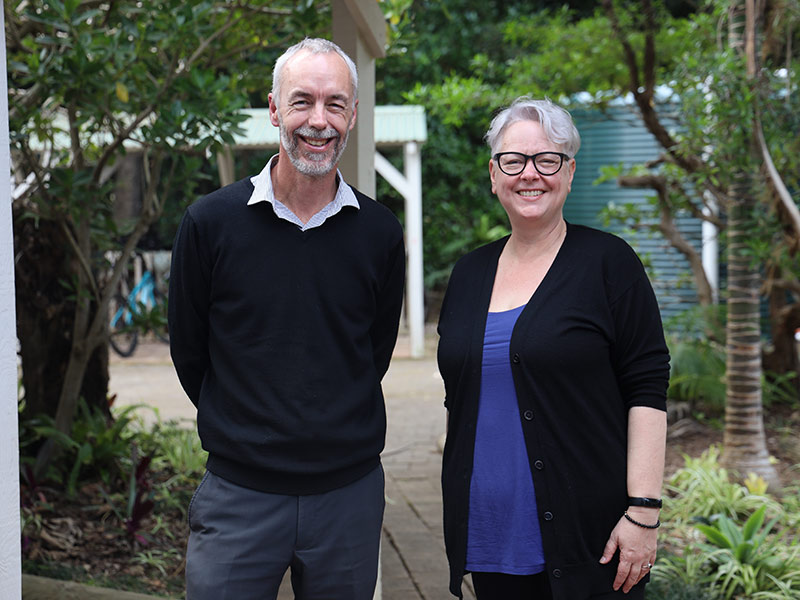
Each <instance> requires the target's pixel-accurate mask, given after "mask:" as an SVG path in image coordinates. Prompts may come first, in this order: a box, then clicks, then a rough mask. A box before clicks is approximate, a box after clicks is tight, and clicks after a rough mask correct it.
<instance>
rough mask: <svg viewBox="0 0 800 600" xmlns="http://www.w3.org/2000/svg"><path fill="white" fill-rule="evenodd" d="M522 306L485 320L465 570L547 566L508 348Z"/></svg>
mask: <svg viewBox="0 0 800 600" xmlns="http://www.w3.org/2000/svg"><path fill="white" fill-rule="evenodd" d="M524 308H525V307H524V306H520V307H517V308H514V309H511V310H507V311H503V312H490V313H489V315H488V318H487V320H486V332H485V334H484V341H483V362H482V373H481V391H480V400H479V407H478V422H477V427H476V433H475V458H474V464H473V468H472V481H471V484H470V496H469V522H468V531H467V564H466V568H467V570H468V571H479V572H491V573H508V574H511V575H531V574H534V573H539V572H541V571H543V570H544V567H545V561H544V550H543V549H542V535H541V531H540V530H539V518H538V514H537V510H536V496H535V495H534V491H533V479H532V477H531V468H530V464H529V462H528V453H527V451H526V448H525V440H524V438H523V436H522V425H521V423H520V416H519V414H520V413H519V405H518V403H517V395H516V392H515V390H514V381H513V379H512V375H511V362H510V359H509V350H508V347H509V343H510V341H511V332H512V331H513V329H514V324H515V323H516V322H517V317H519V315H520V313H521V312H522V310H523V309H524Z"/></svg>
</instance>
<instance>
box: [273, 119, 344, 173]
mask: <svg viewBox="0 0 800 600" xmlns="http://www.w3.org/2000/svg"><path fill="white" fill-rule="evenodd" d="M278 124H279V128H278V129H279V131H280V136H281V145H282V146H283V148H284V150H286V154H287V155H288V157H289V162H291V163H292V165H294V168H295V169H297V170H298V171H299V172H300V173H302V174H303V175H308V176H309V177H322V176H323V175H327V174H328V173H330V172H331V171H332V170H333V169H335V168H336V165H338V164H339V159H340V158H341V157H342V152H344V149H345V147H347V139H348V138H349V137H350V129H347V131H346V132H345V134H344V138H342V137H341V136H340V135H339V132H338V131H336V130H335V129H334V128H333V127H328V128H327V129H315V128H313V127H308V126H307V125H305V126H303V127H298V128H297V129H295V130H294V131H293V132H291V133H289V131H287V130H286V127H285V126H284V124H283V119H282V118H281V117H280V114H279V115H278ZM299 136H302V137H307V138H314V139H331V138H333V139H334V140H335V141H334V142H333V146H331V148H329V149H328V151H327V152H325V153H324V154H316V153H308V154H306V153H304V152H302V151H301V150H300V140H299V139H298V137H299Z"/></svg>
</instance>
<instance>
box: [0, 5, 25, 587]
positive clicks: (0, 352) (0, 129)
mask: <svg viewBox="0 0 800 600" xmlns="http://www.w3.org/2000/svg"><path fill="white" fill-rule="evenodd" d="M4 14H5V13H3V14H0V23H2V24H3V29H4V30H5V19H4V17H3V15H4ZM0 65H2V66H1V67H0V82H2V83H0V173H2V174H3V175H2V176H0V182H2V183H0V199H2V202H0V598H3V600H14V599H19V598H21V597H22V561H21V558H20V554H21V548H20V530H19V442H18V431H17V419H18V411H17V328H16V311H15V307H14V232H13V228H12V226H11V178H10V176H9V174H10V173H11V147H10V139H9V135H8V81H7V79H6V43H5V38H3V42H2V43H0Z"/></svg>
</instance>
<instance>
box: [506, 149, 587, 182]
mask: <svg viewBox="0 0 800 600" xmlns="http://www.w3.org/2000/svg"><path fill="white" fill-rule="evenodd" d="M508 154H516V155H517V156H522V157H524V158H525V161H524V162H523V163H522V168H521V169H520V170H519V171H518V172H516V173H509V172H508V171H506V170H505V169H503V167H501V166H500V157H501V156H506V155H508ZM542 154H555V155H556V156H558V157H559V158H560V159H561V162H560V163H559V165H558V168H557V169H556V170H555V171H553V172H552V173H542V172H541V170H539V167H537V166H536V157H537V156H541V155H542ZM492 159H494V161H495V162H496V163H497V168H498V169H500V170H501V171H502V172H503V173H504V174H506V175H508V176H509V177H515V176H517V175H519V174H520V173H522V172H523V171H524V170H525V169H526V168H527V166H528V160H530V161H531V162H532V163H533V168H534V169H536V172H537V173H539V175H542V176H543V177H550V176H551V175H555V174H556V173H558V172H559V171H560V170H561V168H562V167H563V166H564V161H567V162H569V161H570V160H572V157H571V156H570V155H569V154H564V153H563V152H555V151H552V150H548V151H546V152H537V153H536V154H523V153H522V152H511V151H510V152H498V153H496V154H495V155H494V156H492Z"/></svg>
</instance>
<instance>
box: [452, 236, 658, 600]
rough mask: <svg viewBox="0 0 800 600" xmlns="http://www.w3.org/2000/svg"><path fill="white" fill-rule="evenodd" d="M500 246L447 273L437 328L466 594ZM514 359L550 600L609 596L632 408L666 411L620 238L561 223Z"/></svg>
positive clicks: (633, 273) (650, 299) (634, 266)
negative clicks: (486, 349) (606, 552)
mask: <svg viewBox="0 0 800 600" xmlns="http://www.w3.org/2000/svg"><path fill="white" fill-rule="evenodd" d="M507 239H508V238H505V239H503V240H500V241H498V242H494V243H492V244H489V245H487V246H484V247H482V248H479V249H478V250H476V251H474V252H472V253H470V254H468V255H466V256H464V257H463V258H462V259H461V260H460V261H459V262H458V263H457V264H456V266H455V268H454V269H453V273H452V275H451V278H450V282H449V284H448V289H447V293H446V295H445V299H444V303H443V305H442V311H441V314H440V320H439V334H440V336H441V339H440V343H439V351H438V358H439V369H440V371H441V374H442V377H443V379H444V383H445V391H446V401H445V405H446V406H447V408H448V411H449V428H448V435H447V442H446V444H445V449H444V459H443V468H442V491H443V499H444V526H445V544H446V546H447V555H448V560H449V561H450V590H451V592H452V593H453V594H455V595H458V596H460V594H461V578H462V577H463V575H464V565H465V560H466V544H467V516H468V509H469V487H470V479H471V474H472V458H473V452H474V447H475V425H476V422H477V417H478V397H479V392H480V378H481V355H482V349H483V334H484V329H485V327H486V315H487V312H488V308H489V300H490V298H491V293H492V285H493V283H494V277H495V273H496V270H497V260H498V258H499V256H500V253H501V251H502V249H503V247H504V245H505V243H506V241H507ZM509 359H510V361H511V368H512V373H513V378H514V387H515V388H516V393H517V398H518V401H519V417H520V422H521V423H522V429H523V435H524V437H525V443H526V447H527V451H528V459H529V462H530V465H531V474H532V477H533V481H534V487H535V492H536V502H537V506H538V508H539V522H540V527H541V532H542V540H543V544H544V553H545V560H546V562H547V567H546V570H547V573H548V577H549V580H550V584H551V587H552V590H553V598H554V600H581V599H583V598H587V597H588V596H589V595H590V594H597V593H601V592H610V591H611V583H612V581H613V579H614V575H615V573H616V568H617V562H616V561H614V562H613V563H612V564H610V565H608V566H602V565H600V564H599V563H598V561H599V559H600V557H601V556H602V554H603V547H604V545H605V543H606V541H607V540H608V536H609V534H610V533H611V530H612V529H613V528H614V526H615V525H616V523H617V521H618V520H619V518H620V517H621V516H622V513H623V511H624V510H625V508H626V506H627V482H626V471H627V461H626V449H627V420H628V410H629V409H630V408H631V407H633V406H648V407H653V408H657V409H661V410H665V409H666V390H667V383H668V379H669V355H668V353H667V348H666V344H665V342H664V334H663V331H662V327H661V318H660V315H659V311H658V305H657V303H656V299H655V296H654V294H653V290H652V288H651V286H650V282H649V281H648V279H647V275H646V274H645V272H644V269H643V267H642V265H641V263H640V261H639V259H638V257H637V256H636V254H635V253H634V252H633V250H632V249H631V248H630V246H628V245H627V244H626V243H625V242H624V241H623V240H621V239H619V238H617V237H615V236H613V235H610V234H607V233H603V232H600V231H597V230H594V229H590V228H587V227H581V226H575V225H568V227H567V236H566V238H565V240H564V243H563V245H562V247H561V249H560V250H559V252H558V255H557V256H556V259H555V261H554V262H553V264H552V266H551V267H550V270H549V271H548V273H547V275H546V276H545V278H544V280H543V281H542V283H541V284H540V285H539V288H538V289H537V290H536V292H535V293H534V295H533V296H532V297H531V299H530V300H529V302H528V304H527V306H526V307H525V308H524V309H523V311H522V314H521V315H520V316H519V319H518V321H517V323H516V326H515V328H514V331H513V333H512V337H511V344H510V347H509Z"/></svg>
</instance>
